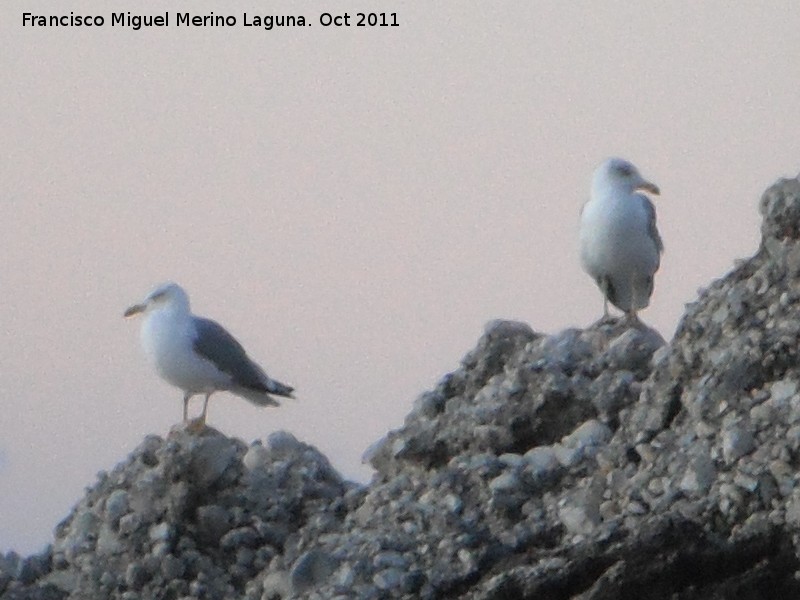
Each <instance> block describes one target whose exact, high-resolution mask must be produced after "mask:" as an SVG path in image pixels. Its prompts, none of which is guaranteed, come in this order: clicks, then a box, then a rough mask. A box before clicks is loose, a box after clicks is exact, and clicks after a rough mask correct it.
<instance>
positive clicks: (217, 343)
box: [125, 283, 293, 424]
mask: <svg viewBox="0 0 800 600" xmlns="http://www.w3.org/2000/svg"><path fill="white" fill-rule="evenodd" d="M139 313H144V321H143V323H142V328H141V331H140V337H141V343H142V348H143V349H144V352H145V354H146V355H147V357H148V358H149V359H150V361H151V362H152V363H153V365H154V366H155V368H156V371H157V372H158V374H159V375H160V376H161V378H162V379H164V380H165V381H167V382H168V383H170V384H172V385H174V386H175V387H178V388H180V389H182V390H183V391H184V396H183V420H184V421H186V420H187V419H188V414H187V413H188V403H189V398H191V397H192V396H194V395H196V394H203V395H205V402H204V404H203V412H202V414H201V415H200V418H199V422H200V423H201V424H204V423H205V419H206V414H207V411H208V399H209V397H210V396H211V394H213V393H214V392H216V391H220V390H227V391H230V392H232V393H234V394H237V395H239V396H242V397H243V398H245V399H247V400H249V401H250V402H253V403H254V404H257V405H259V406H278V405H279V403H278V401H277V400H275V399H274V398H273V397H272V396H271V394H274V395H277V396H286V397H292V391H293V390H292V388H291V387H290V386H288V385H285V384H283V383H280V382H279V381H276V380H274V379H270V378H269V377H268V376H267V374H266V373H265V372H264V370H263V369H262V368H261V367H260V366H258V365H257V364H256V363H254V362H253V361H252V360H250V358H249V357H248V356H247V353H246V352H245V350H244V348H242V346H241V344H239V342H237V341H236V339H235V338H234V337H233V336H232V335H231V334H230V333H228V332H227V331H226V330H225V329H224V328H223V327H222V326H221V325H219V324H218V323H216V322H215V321H211V320H210V319H204V318H202V317H197V316H195V315H193V314H192V313H191V311H190V309H189V296H188V295H187V294H186V292H185V291H184V290H183V288H181V287H180V286H179V285H177V284H175V283H166V284H164V285H161V286H159V287H157V288H156V289H155V290H153V291H152V292H151V293H150V294H148V295H147V297H146V298H145V299H144V301H143V302H142V303H141V304H135V305H134V306H131V307H130V308H128V310H126V311H125V316H126V317H131V316H134V315H137V314H139Z"/></svg>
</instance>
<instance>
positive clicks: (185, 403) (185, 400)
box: [183, 392, 192, 423]
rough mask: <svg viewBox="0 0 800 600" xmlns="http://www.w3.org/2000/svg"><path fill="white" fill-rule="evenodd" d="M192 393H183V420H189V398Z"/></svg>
mask: <svg viewBox="0 0 800 600" xmlns="http://www.w3.org/2000/svg"><path fill="white" fill-rule="evenodd" d="M191 397H192V395H191V394H190V393H189V392H186V393H184V394H183V422H184V423H186V422H187V421H188V420H189V398H191Z"/></svg>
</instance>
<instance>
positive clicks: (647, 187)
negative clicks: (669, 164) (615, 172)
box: [636, 181, 661, 196]
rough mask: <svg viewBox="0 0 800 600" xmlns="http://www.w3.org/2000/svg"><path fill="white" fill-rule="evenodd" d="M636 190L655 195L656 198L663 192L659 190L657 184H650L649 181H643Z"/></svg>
mask: <svg viewBox="0 0 800 600" xmlns="http://www.w3.org/2000/svg"><path fill="white" fill-rule="evenodd" d="M636 189H637V190H644V191H646V192H650V193H651V194H655V195H656V196H660V195H661V190H659V189H658V186H657V185H656V184H655V183H650V182H649V181H643V182H642V183H640V184H639V185H637V186H636Z"/></svg>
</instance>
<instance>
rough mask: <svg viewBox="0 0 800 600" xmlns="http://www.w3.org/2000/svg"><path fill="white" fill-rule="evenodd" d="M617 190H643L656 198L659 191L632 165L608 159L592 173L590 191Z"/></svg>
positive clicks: (619, 159) (622, 160)
mask: <svg viewBox="0 0 800 600" xmlns="http://www.w3.org/2000/svg"><path fill="white" fill-rule="evenodd" d="M608 189H612V190H619V191H625V192H628V193H633V192H635V191H636V190H644V191H646V192H650V193H651V194H655V195H656V196H658V195H659V194H660V191H659V189H658V186H657V185H656V184H655V183H651V182H649V181H647V180H646V179H645V178H644V177H642V174H641V173H639V169H637V168H636V167H635V166H634V165H633V164H632V163H630V162H628V161H627V160H624V159H622V158H609V159H608V160H606V161H605V162H604V163H603V164H601V165H600V166H599V167H597V169H596V170H595V172H594V178H593V179H592V191H593V192H594V193H598V192H601V191H602V190H608Z"/></svg>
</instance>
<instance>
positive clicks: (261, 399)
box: [231, 388, 281, 406]
mask: <svg viewBox="0 0 800 600" xmlns="http://www.w3.org/2000/svg"><path fill="white" fill-rule="evenodd" d="M231 391H232V392H233V393H234V394H236V395H237V396H241V397H242V398H244V399H245V400H247V401H248V402H252V403H253V404H255V405H256V406H280V405H281V403H280V402H278V401H277V400H276V399H275V398H273V397H272V396H270V395H269V393H267V392H265V391H264V390H254V389H252V388H238V389H235V390H231Z"/></svg>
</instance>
